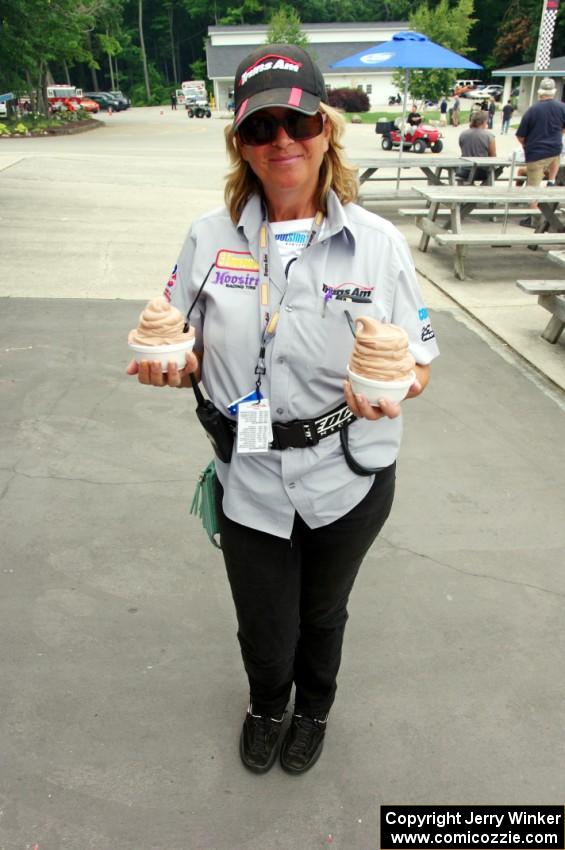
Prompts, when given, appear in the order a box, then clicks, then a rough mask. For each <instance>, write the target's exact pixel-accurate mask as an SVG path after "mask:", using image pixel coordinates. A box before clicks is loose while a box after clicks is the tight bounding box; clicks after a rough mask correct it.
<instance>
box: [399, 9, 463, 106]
mask: <svg viewBox="0 0 565 850" xmlns="http://www.w3.org/2000/svg"><path fill="white" fill-rule="evenodd" d="M473 3H474V0H457V2H456V3H455V4H454V5H452V6H450V3H449V0H440V2H439V3H438V4H437V5H436V6H435V7H431V6H430V5H429V4H428V2H427V0H426V2H424V3H422V4H421V5H420V6H418V8H417V9H416V10H415V11H414V12H413V13H412V14H411V15H410V17H409V22H410V26H411V27H412V28H413V29H414V30H416V32H421V33H422V34H423V35H426V36H427V37H428V38H430V39H431V40H432V41H435V42H437V43H438V44H441V45H442V47H447V48H448V49H449V50H453V51H454V52H455V53H463V54H466V53H468V52H470V50H472V48H470V47H469V34H470V32H471V28H472V27H473V25H474V23H475V18H473ZM455 79H456V72H455V71H453V70H450V69H448V68H446V69H443V68H442V69H437V70H436V69H434V70H430V71H428V70H425V71H415V72H413V73H412V74H411V76H410V85H409V92H410V96H411V97H412V98H413V99H414V100H439V99H440V97H442V95H444V94H447V92H448V91H449V89H450V88H451V86H452V85H453V83H454V82H455ZM394 82H395V85H396V86H397V88H399V89H403V88H404V71H402V72H400V71H397V72H396V73H395V75H394Z"/></svg>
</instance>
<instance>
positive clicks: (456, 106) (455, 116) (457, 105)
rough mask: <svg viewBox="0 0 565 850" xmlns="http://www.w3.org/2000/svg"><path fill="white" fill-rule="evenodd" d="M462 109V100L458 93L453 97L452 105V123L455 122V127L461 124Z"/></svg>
mask: <svg viewBox="0 0 565 850" xmlns="http://www.w3.org/2000/svg"><path fill="white" fill-rule="evenodd" d="M460 110H461V101H460V100H459V98H458V97H457V95H455V97H454V98H453V103H452V105H451V123H452V124H453V126H454V127H458V126H459V112H460Z"/></svg>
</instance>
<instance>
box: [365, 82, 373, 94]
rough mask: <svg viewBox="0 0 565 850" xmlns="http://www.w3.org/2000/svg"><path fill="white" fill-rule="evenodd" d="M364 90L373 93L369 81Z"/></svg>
mask: <svg viewBox="0 0 565 850" xmlns="http://www.w3.org/2000/svg"><path fill="white" fill-rule="evenodd" d="M366 91H367V94H373V86H372V85H371V83H367V88H366Z"/></svg>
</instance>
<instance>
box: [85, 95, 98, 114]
mask: <svg viewBox="0 0 565 850" xmlns="http://www.w3.org/2000/svg"><path fill="white" fill-rule="evenodd" d="M80 105H81V106H82V108H83V109H84V110H85V112H93V113H96V112H100V104H98V103H96V101H95V100H92V98H90V97H82V98H81V101H80Z"/></svg>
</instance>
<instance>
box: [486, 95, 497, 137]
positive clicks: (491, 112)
mask: <svg viewBox="0 0 565 850" xmlns="http://www.w3.org/2000/svg"><path fill="white" fill-rule="evenodd" d="M487 112H488V124H487V126H488V129H489V130H492V128H493V126H494V116H495V115H496V100H495V99H494V97H491V98H490V100H489V102H488V108H487Z"/></svg>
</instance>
